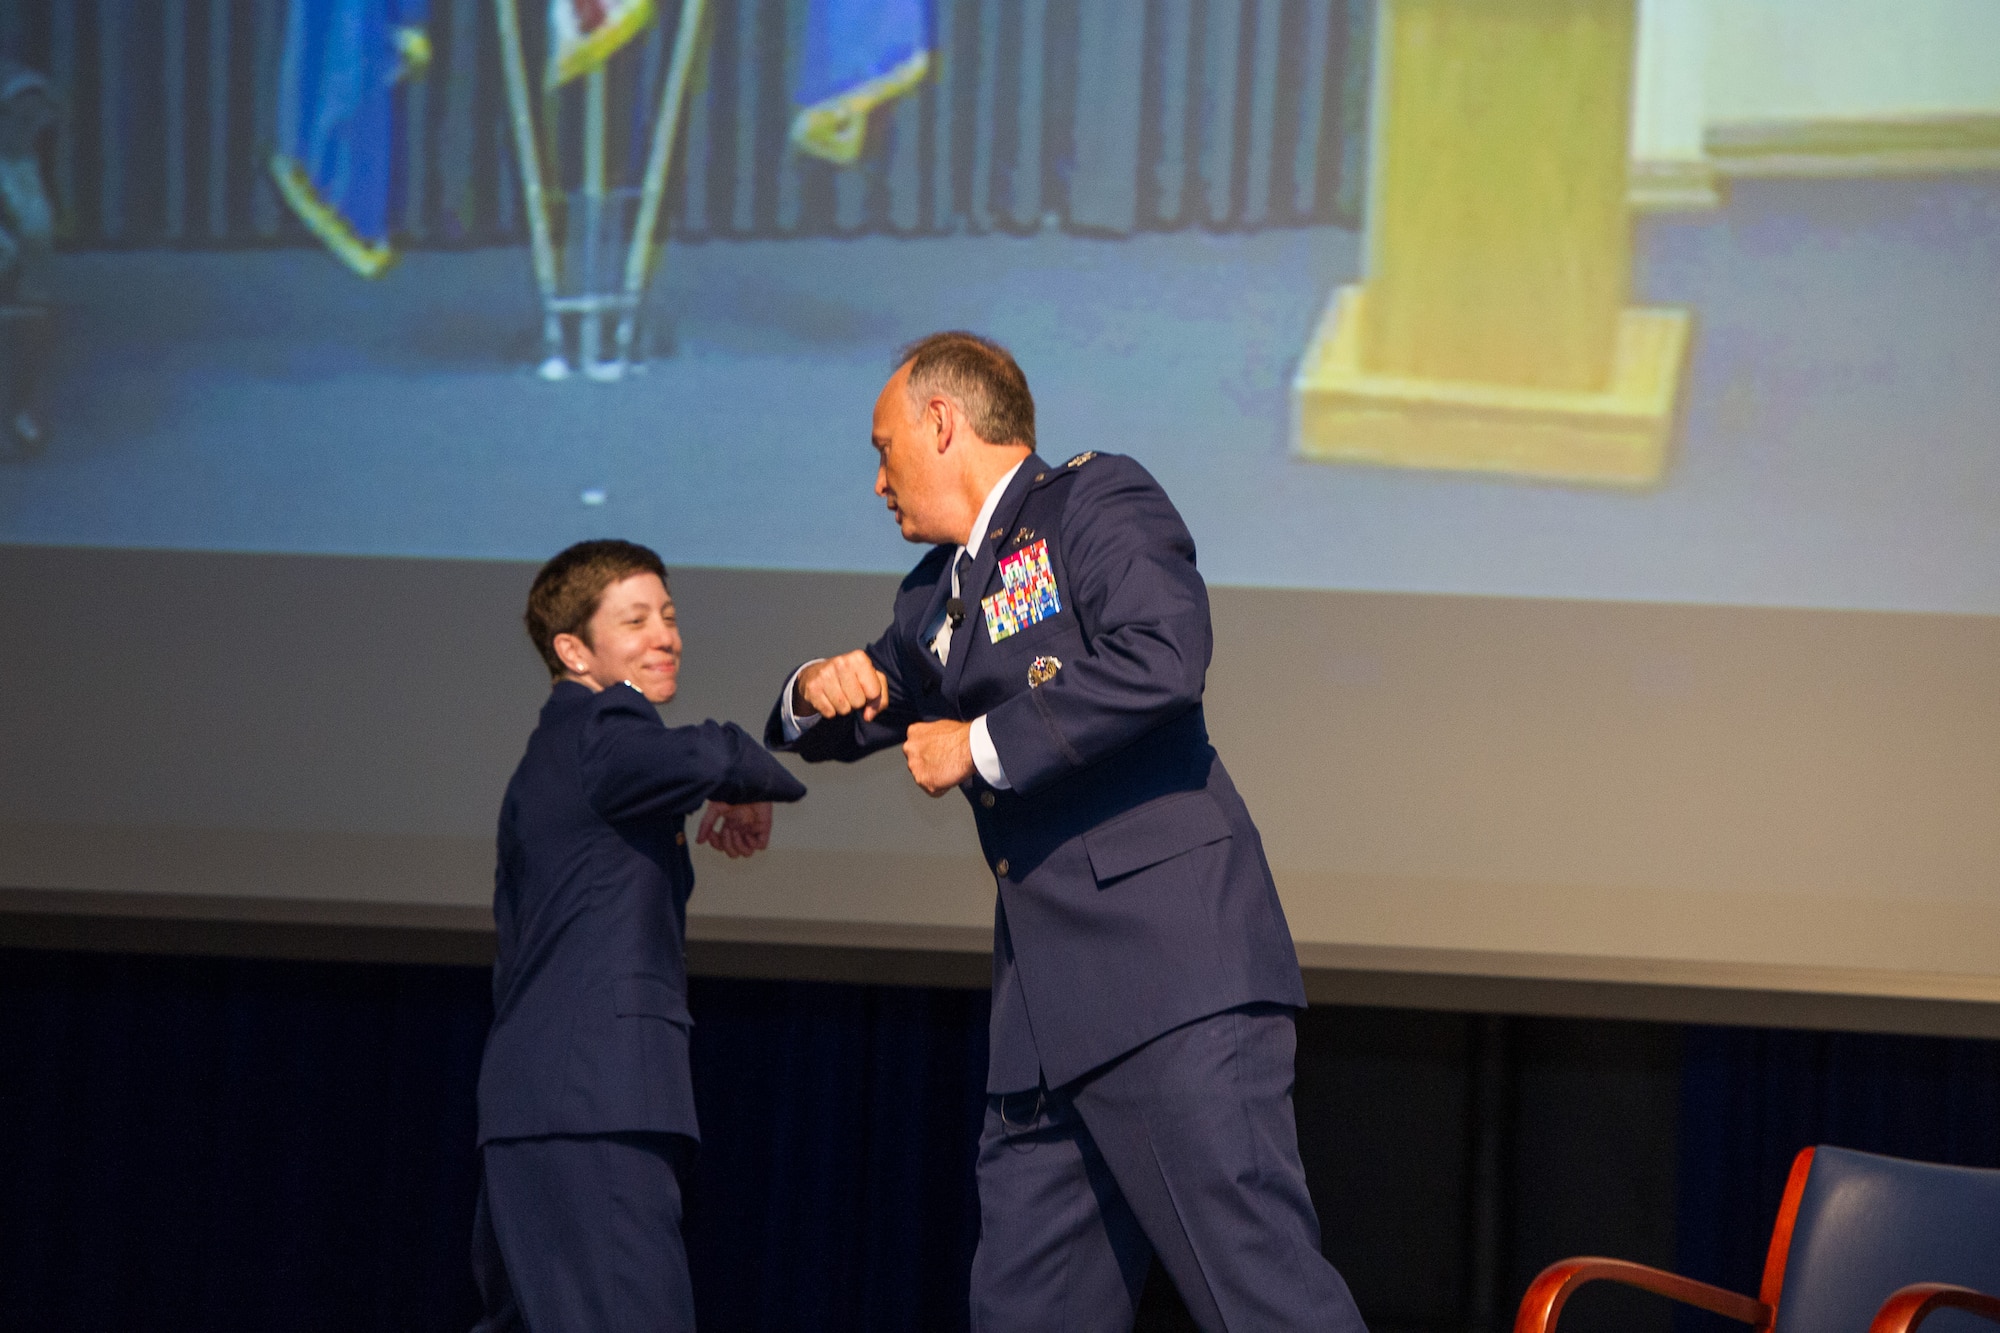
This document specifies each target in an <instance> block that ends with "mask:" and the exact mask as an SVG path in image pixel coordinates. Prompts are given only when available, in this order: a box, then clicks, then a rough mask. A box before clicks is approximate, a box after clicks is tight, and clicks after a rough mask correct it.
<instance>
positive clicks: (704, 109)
mask: <svg viewBox="0 0 2000 1333" xmlns="http://www.w3.org/2000/svg"><path fill="white" fill-rule="evenodd" d="M286 3H287V0H0V53H4V54H9V55H14V56H17V57H18V58H20V59H22V60H24V61H25V62H27V63H28V64H29V65H31V66H33V67H35V68H37V69H40V70H43V71H45V72H46V73H48V74H49V76H50V78H51V80H52V82H53V83H54V84H55V86H56V87H57V89H58V90H59V92H60V93H61V94H62V96H63V98H64V101H65V104H66V106H67V108H68V114H67V116H66V118H65V122H64V125H63V128H62V131H61V134H60V137H59V139H58V141H57V145H56V148H55V153H54V158H53V160H52V161H51V162H50V163H49V167H50V175H51V179H52V181H53V184H54V189H55V193H56V196H57V202H58V205H59V208H60V212H61V221H62V226H63V235H64V238H65V243H66V244H67V245H69V246H70V247H72V248H79V247H83V248H101V247H127V246H130V247H157V246H176V247H178V246H190V247H191V246H202V247H231V246H244V245H264V244H273V243H304V242H305V241H306V239H307V238H306V236H305V233H304V230H303V228H302V227H301V226H300V225H299V224H298V223H297V222H296V220H295V219H294V218H293V217H291V216H290V214H289V212H288V210H286V209H285V207H284V206H283V204H282V203H281V201H280V200H279V198H278V196H277V191H276V189H275V188H274V186H273V185H272V182H271V180H270V178H269V175H268V173H267V172H266V171H265V169H264V167H265V163H266V162H267V161H268V157H269V150H270V147H271V144H272V141H273V137H274V134H275V131H276V126H277V123H278V119H279V116H278V107H279V101H280V81H279V70H280V66H281V63H282V47H283V42H284V32H285V13H286ZM521 3H522V4H523V11H522V12H523V14H524V15H526V16H528V18H529V19H530V20H532V19H533V18H534V16H535V14H536V12H538V10H539V5H538V4H537V3H536V0H521ZM1373 6H1374V0H1146V2H1145V3H1132V4H1116V5H1113V4H1097V3H1092V0H931V11H930V28H931V38H932V41H933V43H934V45H935V47H936V57H937V58H936V59H935V60H934V61H932V62H931V72H930V77H929V78H927V79H926V81H925V82H924V83H923V85H922V86H921V88H920V89H919V90H918V92H917V93H916V94H915V95H914V96H906V97H900V98H897V99H895V100H894V101H893V102H891V103H889V104H887V105H885V106H884V107H883V108H882V109H881V110H880V111H878V112H877V113H876V114H875V117H874V120H873V123H872V124H871V126H870V131H869V139H868V142H869V147H868V151H867V152H866V153H865V154H864V155H863V157H862V159H861V160H860V161H859V162H857V163H855V164H854V165H852V166H839V165H835V164H832V163H827V162H822V161H819V160H817V159H815V158H812V157H810V156H807V155H802V154H800V153H798V152H796V151H792V150H790V149H788V147H787V131H788V128H789V126H790V124H791V121H792V119H793V116H794V114H795V112H796V108H795V107H793V106H792V105H791V100H792V90H793V87H794V82H795V80H794V75H795V74H796V72H797V69H798V64H799V61H800V60H801V58H802V55H803V52H804V51H805V49H806V45H807V38H808V31H809V7H808V4H807V0H716V3H713V4H712V5H711V7H710V12H711V16H712V17H711V20H710V31H709V34H708V41H707V43H706V45H705V52H706V54H705V59H704V62H703V67H702V70H701V78H700V79H699V80H698V83H697V86H696V88H695V90H694V93H693V97H692V101H691V104H690V106H689V109H688V119H687V132H686V137H685V140H684V142H683V151H682V159H681V163H682V164H681V167H680V169H679V170H677V171H676V173H675V180H674V182H673V185H672V191H673V193H672V199H671V202H670V212H669V226H670V227H671V228H672V229H673V231H674V232H675V233H676V234H679V235H682V236H687V237H704V236H718V237H785V236H809V235H828V234H866V233H889V234H910V235H922V234H945V233H954V232H973V233H979V232H987V231H1011V232H1026V231H1035V230H1040V229H1043V228H1045V227H1051V226H1053V227H1057V228H1062V229H1065V230H1070V231H1078V232H1087V233H1094V234H1109V235H1124V234H1130V233H1133V232H1139V231H1157V230H1177V229H1183V228H1207V229H1211V230H1218V231H1245V230H1257V229H1261V228H1266V227H1289V226H1302V225H1317V224H1341V225H1353V224H1354V222H1355V220H1356V218H1357V215H1358V212H1359V209H1360V189H1361V180H1362V172H1361V148H1362V143H1363V138H1364V118H1365V108H1366V105H1367V72H1368V68H1369V63H1370V60H1369V57H1370V53H1371V49H1372V24H1371V18H1372V14H1373ZM659 8H660V10H661V12H662V13H663V14H666V15H668V16H669V18H668V20H667V21H666V22H663V23H660V24H656V25H654V26H653V27H652V29H651V30H650V31H649V32H648V33H647V34H646V35H645V36H643V37H642V38H640V39H639V40H638V41H637V42H635V43H634V45H633V48H632V50H631V51H630V53H629V54H627V55H625V56H623V57H621V58H620V59H619V60H617V61H615V62H613V67H612V84H613V86H612V97H613V105H614V107H615V108H617V109H618V114H616V115H614V117H613V134H614V156H613V161H614V162H622V163H623V164H624V168H625V171H626V174H627V175H628V176H636V175H637V172H638V165H639V160H640V157H641V155H642V154H643V152H644V135H643V133H641V132H640V126H639V123H638V122H639V121H640V119H641V116H640V115H639V108H650V107H651V106H653V105H654V104H655V101H656V90H657V88H658V85H659V81H660V80H661V79H662V78H663V77H664V70H665V66H666V56H667V52H668V49H669V46H670V42H671V37H672V33H671V16H672V15H674V14H676V13H678V11H679V5H678V3H675V0H665V2H664V3H662V4H661V5H660V6H659ZM523 27H524V30H525V33H526V35H527V37H528V39H529V42H530V46H531V48H534V49H531V50H530V51H529V63H530V65H531V66H534V67H536V68H539V65H540V60H541V52H540V50H539V46H540V43H541V42H542V40H543V37H542V33H543V31H544V27H545V25H544V24H542V23H540V22H536V21H528V22H525V23H524V24H523ZM428 38H429V44H430V48H431V51H432V53H433V60H432V63H431V66H430V77H429V78H427V79H425V80H421V81H417V82H411V83H408V84H406V85H404V86H403V87H402V88H401V90H400V96H401V97H402V98H403V99H404V102H403V104H402V106H401V111H400V114H399V117H398V123H399V125H400V126H401V130H400V131H399V132H400V135H401V139H402V141H401V143H400V145H399V153H400V158H401V162H402V165H403V167H404V168H405V169H406V171H407V178H408V180H409V182H410V188H409V189H408V191H407V194H406V197H405V198H404V199H403V200H402V201H401V203H400V205H399V208H400V215H399V216H398V217H397V218H395V219H394V222H395V226H396V231H397V233H398V236H399V239H400V241H401V242H402V243H403V244H405V245H409V246H417V247H422V246H426V245H468V244H471V245H480V244H499V243H516V242H519V241H521V240H523V239H524V238H525V224H524V220H523V218H522V216H521V208H520V201H519V191H518V188H517V186H516V184H515V181H514V179H513V175H512V172H513V167H512V163H511V159H510V152H511V149H510V147H509V144H508V140H507V130H506V125H505V120H504V115H505V109H504V105H503V97H504V94H503V90H502V87H501V78H500V66H499V55H498V41H497V38H496V36H495V32H494V22H493V16H492V0H433V3H432V4H431V6H430V17H429V33H428ZM571 100H575V99H574V98H572V99H571ZM576 119H578V116H577V115H576V113H575V108H571V114H570V115H568V116H567V117H566V118H565V121H564V123H563V124H562V125H561V126H560V128H559V131H558V134H557V140H558V143H559V144H561V145H563V146H564V147H565V149H566V151H564V152H563V153H562V156H563V159H564V161H565V162H566V163H567V164H568V166H569V168H570V169H571V170H574V168H575V166H576V164H577V163H578V162H579V161H580V158H581V154H580V153H578V152H576V151H573V149H574V145H575V143H576V140H577V135H578V133H579V130H580V127H579V126H578V125H577V124H575V123H574V122H575V121H576Z"/></svg>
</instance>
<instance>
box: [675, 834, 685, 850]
mask: <svg viewBox="0 0 2000 1333" xmlns="http://www.w3.org/2000/svg"><path fill="white" fill-rule="evenodd" d="M687 845H688V835H687V834H685V833H676V834H674V846H676V847H685V846H687Z"/></svg>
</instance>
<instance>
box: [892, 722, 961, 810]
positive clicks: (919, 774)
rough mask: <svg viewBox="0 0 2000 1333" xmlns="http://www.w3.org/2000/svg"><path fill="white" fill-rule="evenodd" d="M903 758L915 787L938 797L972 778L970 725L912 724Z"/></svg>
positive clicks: (905, 742)
mask: <svg viewBox="0 0 2000 1333" xmlns="http://www.w3.org/2000/svg"><path fill="white" fill-rule="evenodd" d="M903 758H904V759H906V760H907V761H909V765H910V776H911V777H913V778H915V779H916V780H917V785H918V786H919V787H922V788H923V789H924V790H925V791H927V792H929V793H930V794H931V795H933V796H942V795H944V794H945V793H946V792H948V791H950V790H951V789H952V788H953V787H956V786H957V785H958V784H959V783H961V782H964V781H965V780H966V779H967V778H969V777H971V776H972V724H971V723H970V722H950V721H946V722H912V723H911V724H910V731H909V735H908V736H907V737H906V738H905V739H904V741H903Z"/></svg>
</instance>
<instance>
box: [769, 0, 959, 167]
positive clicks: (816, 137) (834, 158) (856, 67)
mask: <svg viewBox="0 0 2000 1333" xmlns="http://www.w3.org/2000/svg"><path fill="white" fill-rule="evenodd" d="M925 10H926V4H925V0H812V3H811V5H810V6H809V7H808V9H807V13H806V44H805V52H804V55H803V58H802V59H801V60H800V61H799V73H798V84H797V86H796V87H795V88H794V90H793V96H792V101H793V103H794V104H795V105H796V106H797V107H798V108H799V110H798V115H797V116H796V117H795V118H794V119H793V121H792V142H793V143H795V144H797V145H798V147H799V148H800V149H801V150H802V151H804V152H808V153H811V154H813V155H814V156H815V157H823V158H825V159H826V160H827V161H829V162H838V163H841V164H843V165H845V164H847V163H851V162H855V161H857V160H859V159H860V157H861V150H862V148H863V146H864V140H865V138H866V136H867V133H868V115H869V113H870V112H872V111H873V110H874V109H875V108H876V107H878V106H880V105H882V104H883V103H884V102H887V101H891V100H893V99H894V98H897V97H901V96H902V95H903V94H904V93H907V92H909V91H911V90H912V89H914V88H915V87H916V86H917V85H918V84H920V83H922V82H923V81H924V75H926V74H928V73H929V72H930V67H931V53H930V24H929V21H928V15H927V13H926V12H925Z"/></svg>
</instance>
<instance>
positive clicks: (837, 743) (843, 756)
mask: <svg viewBox="0 0 2000 1333" xmlns="http://www.w3.org/2000/svg"><path fill="white" fill-rule="evenodd" d="M867 651H868V657H869V660H870V661H872V662H874V663H875V665H876V666H877V667H878V668H880V670H881V672H882V674H883V675H884V676H886V677H887V678H888V681H889V704H888V706H887V707H886V708H884V709H883V710H882V711H881V712H880V713H877V714H876V715H875V720H874V721H872V722H864V721H862V720H861V714H859V713H850V714H848V715H847V716H846V717H829V718H821V719H820V720H819V721H817V722H814V723H812V724H811V725H810V726H807V727H806V728H805V729H804V730H802V731H801V732H800V733H799V734H798V735H797V736H796V737H792V738H789V739H788V738H787V737H786V735H785V719H784V714H785V696H784V695H783V694H780V695H779V696H778V701H777V703H776V704H775V705H773V706H772V708H771V719H770V721H769V722H767V723H766V724H765V726H764V744H766V745H768V746H770V747H771V748H772V749H773V750H781V751H787V752H789V753H792V754H796V755H798V756H799V757H800V758H801V759H804V760H805V761H806V762H807V763H809V764H817V763H821V762H824V761H825V760H828V759H833V760H838V761H840V762H841V763H849V764H851V763H853V762H854V761H855V760H857V759H862V758H865V757H867V756H868V755H871V754H874V753H875V752H876V751H877V750H882V749H886V748H888V747H889V746H891V745H901V744H902V743H903V738H904V736H906V735H907V734H908V733H909V730H910V724H911V723H912V722H921V721H922V720H923V715H922V713H921V712H919V711H918V708H917V703H916V692H917V686H916V680H917V675H916V671H915V669H914V668H913V667H912V666H911V665H910V663H909V661H908V659H907V653H908V651H909V645H908V643H907V642H906V641H905V639H904V637H903V636H902V635H901V634H900V633H899V632H898V631H897V628H896V626H894V625H891V626H890V627H889V628H888V629H887V630H886V631H884V632H883V634H882V637H881V638H879V639H877V640H875V642H873V643H871V644H869V645H868V650H867ZM797 675H798V673H797V672H796V671H795V672H793V673H792V675H790V676H787V677H786V678H785V689H786V690H787V691H789V690H790V689H791V687H792V681H793V680H794V679H796V677H797Z"/></svg>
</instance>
